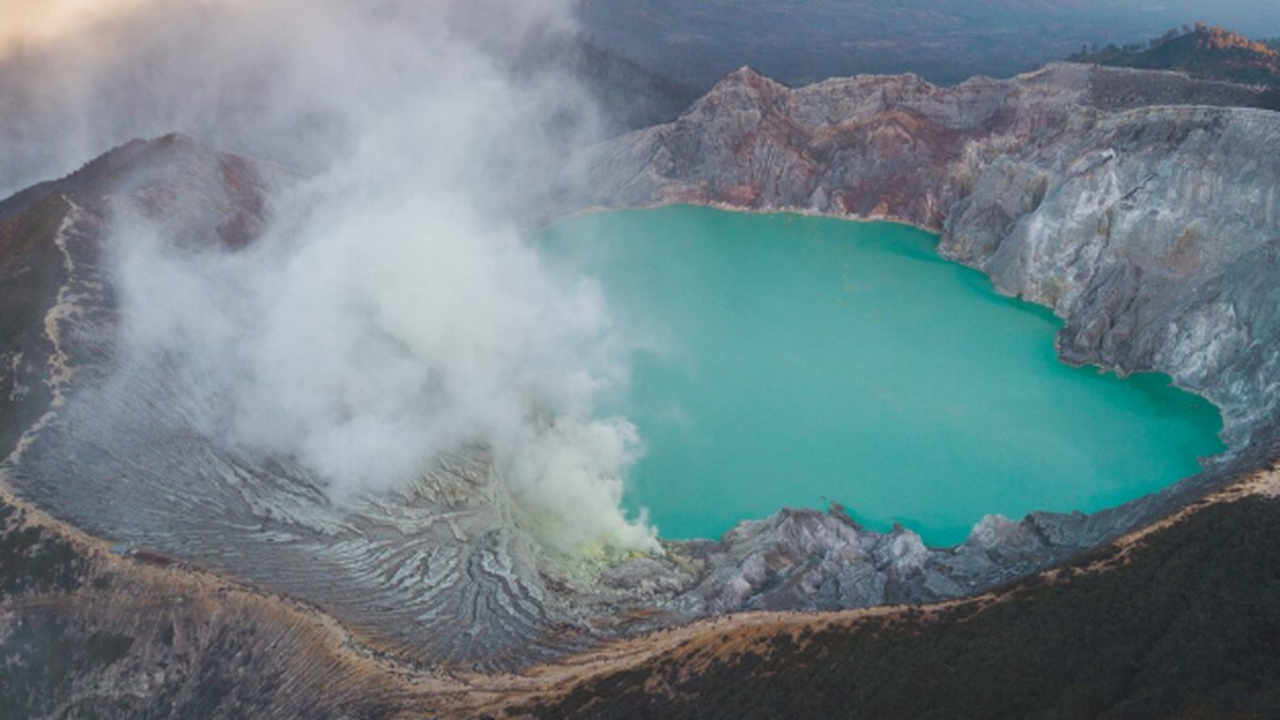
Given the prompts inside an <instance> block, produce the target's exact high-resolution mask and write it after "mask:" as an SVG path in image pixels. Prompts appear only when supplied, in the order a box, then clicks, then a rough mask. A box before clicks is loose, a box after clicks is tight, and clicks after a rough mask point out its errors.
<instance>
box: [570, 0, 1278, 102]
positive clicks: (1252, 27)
mask: <svg viewBox="0 0 1280 720" xmlns="http://www.w3.org/2000/svg"><path fill="white" fill-rule="evenodd" d="M1205 5H1206V4H1205V3H1203V2H1196V1H1195V0H1170V1H1169V2H1163V3H1159V4H1153V3H1148V2H1144V1H1143V0H1118V1H1114V2H1102V1H1101V0H1078V1H1076V2H1070V3H1063V2H1052V1H1051V0H1028V1H1026V2H1014V1H1013V0H977V1H976V2H975V1H973V0H896V1H895V2H873V1H872V0H703V1H702V2H680V1H678V0H586V2H585V3H584V7H583V11H582V14H583V18H584V20H585V23H586V25H587V27H588V28H589V30H590V32H591V33H592V35H593V37H594V38H595V40H596V41H597V42H598V43H599V44H600V45H601V46H603V47H604V48H606V49H608V50H610V51H613V52H617V53H619V54H621V55H623V56H625V57H628V58H630V59H632V60H636V61H638V62H639V63H641V64H643V65H645V66H647V67H652V68H654V69H656V70H658V71H659V72H663V73H666V74H668V75H671V76H672V77H675V78H677V79H679V80H682V81H685V82H689V83H694V84H699V85H704V86H705V85H710V84H711V83H714V82H716V81H717V80H719V79H720V78H721V77H722V76H723V75H725V74H726V73H728V72H731V71H733V70H735V69H737V68H738V67H740V66H742V65H751V66H752V67H754V68H756V69H758V70H760V71H761V72H763V73H764V74H766V75H768V76H770V77H773V78H777V79H779V80H781V81H783V82H786V83H789V84H801V83H805V82H810V81H814V80H819V79H822V78H826V77H834V76H846V75H856V74H859V73H900V72H914V73H917V74H919V75H922V76H924V77H925V78H927V79H929V80H931V81H934V82H940V83H944V84H949V83H955V82H960V81H962V80H964V79H966V78H968V77H970V76H972V75H978V74H980V75H990V76H995V77H1007V76H1010V75H1013V74H1015V73H1018V72H1022V71H1026V70H1030V69H1032V68H1034V67H1036V66H1038V65H1040V64H1042V63H1044V62H1046V61H1048V60H1053V59H1056V58H1061V57H1065V56H1066V55H1067V54H1069V53H1071V52H1073V51H1075V50H1077V49H1079V48H1080V46H1081V45H1082V44H1089V43H1095V42H1096V43H1101V44H1103V45H1106V44H1107V43H1118V44H1124V43H1131V42H1133V41H1134V40H1138V39H1140V38H1145V37H1150V36H1152V35H1155V34H1157V33H1159V32H1160V31H1162V30H1163V29H1164V28H1166V27H1168V26H1170V25H1173V24H1178V23H1183V22H1186V21H1188V20H1189V19H1191V18H1195V17H1203V18H1206V19H1207V20H1210V21H1211V22H1215V23H1222V24H1229V25H1232V26H1234V27H1239V28H1242V29H1244V30H1246V31H1248V32H1250V33H1253V34H1255V35H1259V36H1270V35H1274V34H1276V33H1277V32H1280V22H1278V18H1277V16H1276V15H1275V14H1274V12H1271V11H1269V10H1268V8H1266V7H1264V4H1263V3H1258V2H1254V1H1253V0H1221V1H1220V2H1217V3H1214V4H1213V5H1212V6H1209V7H1206V6H1205Z"/></svg>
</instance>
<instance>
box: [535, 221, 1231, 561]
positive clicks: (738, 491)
mask: <svg viewBox="0 0 1280 720" xmlns="http://www.w3.org/2000/svg"><path fill="white" fill-rule="evenodd" d="M538 244H539V246H540V247H541V248H542V249H543V250H544V252H545V254H546V256H547V257H548V258H550V261H551V262H552V264H553V265H557V266H558V265H561V264H562V263H564V264H565V266H566V267H570V268H572V269H573V270H574V271H575V272H582V273H586V274H588V275H590V276H592V277H595V278H597V279H598V280H599V281H600V282H601V283H602V285H603V287H604V290H605V294H606V296H607V298H608V300H609V303H610V307H611V312H612V313H613V315H614V316H615V318H617V319H618V321H619V322H620V323H621V324H622V325H623V326H624V327H626V328H628V329H630V330H631V331H634V332H637V333H641V334H643V335H644V336H646V337H651V338H654V339H655V341H656V342H655V343H653V348H654V349H653V350H652V351H644V352H640V353H638V354H637V357H636V358H635V367H634V372H633V377H632V381H631V386H630V388H629V389H628V391H627V393H626V396H625V397H622V398H618V399H617V400H616V407H611V408H609V410H610V411H612V412H616V413H618V414H622V415H625V416H626V417H628V418H629V419H630V420H631V421H632V422H634V423H635V424H636V426H637V427H638V428H639V430H640V433H641V436H642V438H643V440H644V444H645V447H646V453H645V455H644V456H643V457H642V458H641V460H640V461H639V463H638V464H637V465H636V466H635V468H634V470H633V472H632V473H631V476H630V477H629V478H628V481H627V495H626V499H625V502H626V504H627V505H628V507H629V509H631V510H632V511H638V510H639V509H640V508H648V510H649V513H650V520H651V521H652V522H653V523H654V524H655V525H656V526H657V527H658V529H659V531H660V533H661V535H662V536H663V537H665V538H670V539H690V538H713V537H718V536H719V535H720V534H721V533H723V532H725V531H727V530H729V529H731V528H732V527H733V526H734V525H735V524H737V523H738V522H739V521H742V520H745V519H756V518H762V517H766V516H768V515H771V514H772V513H774V512H777V511H778V510H779V509H780V508H782V507H784V506H789V507H818V508H821V507H825V506H826V504H827V502H828V501H835V502H840V503H842V504H844V505H845V506H847V507H848V508H849V510H850V511H851V513H852V514H853V515H854V516H855V517H856V518H857V519H858V520H859V521H860V522H862V523H863V524H865V525H867V526H869V527H871V528H874V529H878V530H887V529H889V528H890V527H892V524H893V523H895V522H900V523H902V524H903V525H905V526H906V527H909V528H912V529H914V530H916V531H917V532H919V533H920V534H921V536H922V537H923V538H924V540H925V542H926V543H928V544H930V545H950V544H954V543H959V542H963V541H964V539H965V537H966V536H967V535H968V533H969V531H970V529H971V527H972V526H973V524H974V523H976V522H977V521H979V520H980V519H982V517H983V516H985V515H988V514H993V513H998V514H1001V515H1005V516H1008V517H1011V518H1015V519H1016V518H1020V517H1022V516H1023V515H1025V514H1026V513H1027V512H1030V511H1033V510H1052V511H1073V510H1081V511H1085V512H1091V511H1095V510H1099V509H1102V508H1105V507H1110V506H1114V505H1117V504H1120V503H1123V502H1125V501H1128V500H1131V499H1133V498H1136V497H1139V496H1141V495H1144V494H1147V493H1149V492H1152V491H1155V490H1158V489H1160V488H1162V487H1165V486H1167V485H1169V484H1172V483H1173V482H1174V481H1176V480H1178V479H1180V478H1183V477H1185V476H1187V475H1190V474H1193V473H1195V472H1196V471H1197V470H1198V469H1199V464H1198V458H1200V457H1204V456H1209V455H1213V454H1216V453H1218V452H1221V451H1222V450H1223V446H1222V444H1221V442H1220V441H1219V439H1218V437H1217V433H1218V432H1219V431H1220V430H1221V427H1222V426H1221V418H1220V415H1219V413H1218V411H1217V409H1216V408H1214V407H1213V405H1211V404H1210V403H1209V402H1208V401H1206V400H1204V399H1202V398H1199V397H1197V396H1195V395H1192V394H1189V393H1186V392H1183V391H1181V390H1178V389H1177V388H1175V387H1173V386H1172V385H1171V384H1170V380H1169V378H1168V377H1165V376H1162V375H1139V376H1133V377H1130V378H1128V379H1124V380H1122V379H1120V378H1118V377H1116V376H1114V375H1105V374H1102V373H1100V372H1099V371H1097V370H1096V369H1091V368H1073V367H1070V366H1068V365H1065V364H1063V363H1062V362H1060V361H1059V360H1058V358H1057V356H1056V354H1055V351H1054V345H1053V339H1054V334H1055V333H1056V331H1057V330H1058V328H1059V326H1060V323H1059V322H1058V321H1057V320H1056V319H1055V318H1054V316H1053V315H1052V314H1051V313H1050V312H1049V311H1047V310H1045V309H1043V308H1039V307H1037V306H1033V305H1031V304H1028V303H1025V302H1022V301H1018V300H1015V299H1010V298H1006V297H1002V296H1000V295H998V294H997V293H996V292H995V291H994V290H993V288H992V287H991V284H990V282H988V280H987V279H986V277H985V276H983V275H982V274H981V273H979V272H977V271H975V270H972V269H968V268H965V267H962V266H960V265H958V264H955V263H951V262H949V261H946V260H943V259H941V258H939V257H938V256H937V255H936V253H935V247H936V244H937V236H935V235H932V234H930V233H927V232H924V231H921V230H918V229H915V228H912V227H908V226H905V225H898V224H893V223H861V222H848V221H842V220H837V219H824V218H812V217H805V216H799V215H789V214H776V215H757V214H743V213H732V212H724V211H719V210H713V209H709V208H701V207H690V206H674V207H667V208H661V209H657V210H636V211H621V212H608V213H600V214H592V215H586V216H581V217H576V218H573V219H570V220H567V221H565V222H563V223H560V224H558V225H556V226H554V227H552V228H551V229H549V230H547V231H545V232H544V233H543V234H542V235H540V236H539V238H538Z"/></svg>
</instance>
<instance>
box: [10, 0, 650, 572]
mask: <svg viewBox="0 0 1280 720" xmlns="http://www.w3.org/2000/svg"><path fill="white" fill-rule="evenodd" d="M569 10H570V2H569V0H539V1H536V2H531V1H530V0H481V1H479V2H477V1H476V0H421V1H417V2H411V1H409V0H403V1H384V2H365V1H358V0H255V1H254V2H248V1H244V2H239V1H236V0H222V1H221V2H197V1H196V0H188V1H182V0H177V1H174V2H169V3H159V2H156V3H152V4H149V5H145V6H143V7H141V8H135V9H132V10H129V11H127V12H125V11H122V12H120V13H119V14H117V15H115V16H113V17H111V18H110V19H109V20H106V21H103V22H101V23H97V24H94V25H93V26H92V29H91V31H85V32H77V33H72V34H71V35H69V36H67V37H66V38H63V39H61V40H56V41H50V42H48V43H46V44H44V45H43V46H41V47H40V48H39V49H37V50H33V51H29V52H23V53H19V54H18V56H17V57H16V59H11V60H10V61H8V62H6V63H4V64H0V92H3V93H4V95H6V96H7V97H9V98H10V103H11V104H14V108H13V109H15V110H16V111H17V112H16V113H15V114H14V115H13V116H12V117H6V118H5V119H2V120H0V130H2V131H3V133H4V134H5V135H7V136H9V137H11V138H13V137H16V138H21V139H23V140H24V144H23V145H22V146H21V147H19V148H14V147H13V146H12V145H11V146H10V147H8V148H6V150H5V151H4V152H0V170H3V171H4V172H5V178H4V179H5V180H13V181H14V182H15V183H17V182H18V181H21V182H27V181H29V180H30V179H31V178H30V177H27V174H30V173H35V172H50V171H52V170H53V169H55V168H58V167H59V165H60V164H65V163H67V162H68V159H67V158H69V157H78V161H82V160H83V159H84V156H87V155H88V154H91V149H92V151H94V152H96V151H97V150H98V149H100V148H101V147H104V146H107V145H111V144H114V143H116V142H119V141H121V140H123V139H126V138H129V137H134V136H156V135H161V134H165V133H168V132H170V131H174V130H178V131H182V132H186V133H189V134H192V135H194V136H196V137H198V138H201V139H205V140H208V141H210V142H211V143H213V144H215V145H219V146H224V147H228V148H231V149H235V150H239V151H243V152H246V153H248V154H252V155H257V156H265V157H269V158H273V159H278V160H281V161H284V162H287V163H291V164H295V165H298V166H301V167H304V168H306V169H308V170H309V171H311V172H313V173H314V174H315V177H314V179H313V180H310V181H308V182H306V183H305V184H304V187H303V189H302V190H301V191H299V192H297V193H295V194H294V196H293V197H292V198H291V199H290V201H289V202H288V203H286V206H285V207H284V208H282V213H283V214H284V216H285V217H286V218H287V219H288V220H287V222H281V223H279V224H278V225H279V227H278V228H277V229H276V230H274V231H272V232H270V233H269V234H268V236H267V237H266V238H264V239H263V240H262V241H261V242H260V243H258V244H257V245H255V246H254V247H251V248H249V249H248V250H245V251H241V252H238V253H227V252H223V251H219V250H205V251H192V250H190V249H179V248H178V246H177V245H176V244H175V243H174V242H173V241H174V240H175V239H174V238H163V237H154V235H155V233H156V232H158V231H156V230H155V229H154V228H148V227H147V226H146V224H145V223H142V222H140V221H139V222H128V223H123V224H122V229H121V232H120V238H119V243H118V246H119V249H120V263H119V267H120V282H121V294H122V298H123V309H124V317H125V337H126V345H125V346H126V348H127V349H129V350H131V351H132V352H133V353H134V354H135V355H136V356H138V357H143V358H145V357H158V356H164V357H166V358H178V359H179V362H180V363H184V364H185V365H186V368H185V372H186V373H187V375H188V376H189V377H190V378H193V380H192V382H193V383H196V384H197V385H198V387H193V388H192V392H193V393H203V394H207V395H208V396H209V397H210V398H221V399H223V400H224V401H225V404H226V411H225V413H223V414H222V415H219V416H217V417H215V418H214V419H213V420H211V422H213V423H214V424H219V427H211V428H209V429H210V431H211V432H219V431H224V430H225V431H226V432H227V433H228V434H229V436H230V437H231V438H233V439H234V440H236V441H238V442H239V443H242V444H244V445H247V446H249V447H251V448H254V449H258V450H262V451H266V452H274V453H284V454H290V455H295V456H297V457H299V458H301V459H302V460H303V461H304V462H305V463H306V464H308V465H309V466H311V467H312V468H314V469H315V470H316V471H317V473H318V474H319V475H321V476H322V477H323V478H325V479H326V480H327V481H328V482H329V486H330V488H331V492H332V494H333V496H334V497H335V498H342V497H344V496H345V495H348V494H350V493H358V492H366V491H379V490H383V489H387V488H391V487H395V486H397V485H398V484H400V483H403V482H405V481H406V480H407V479H409V478H411V477H413V476H414V475H415V474H416V473H420V472H422V471H424V470H426V469H428V468H429V467H430V465H431V463H432V461H433V459H435V458H436V457H437V456H438V455H439V453H442V452H447V451H451V450H456V449H459V448H461V447H468V446H484V447H486V448H488V449H489V450H490V451H491V452H492V453H493V454H494V456H495V458H496V459H497V462H498V465H499V467H500V468H502V469H503V471H504V473H503V474H504V476H505V477H506V478H507V481H508V483H509V484H510V488H511V491H512V494H513V495H514V496H515V497H516V498H517V499H518V500H520V501H521V502H522V505H523V506H524V507H526V508H527V509H528V510H529V511H530V513H531V515H532V516H534V517H536V518H538V519H539V520H541V523H540V524H541V525H542V526H543V527H546V528H553V529H554V532H553V533H551V534H550V538H551V539H552V541H553V542H554V543H555V544H557V545H559V546H560V547H561V548H564V549H574V550H577V549H582V548H584V547H586V546H606V547H610V548H614V549H655V548H656V543H655V540H654V534H653V531H652V529H651V528H649V527H648V526H647V525H646V524H645V523H644V521H643V520H640V521H631V520H628V519H627V518H626V517H625V516H624V513H623V511H622V510H621V509H620V500H621V495H622V480H621V478H622V477H623V476H624V475H625V473H626V471H627V469H628V467H629V466H630V464H631V463H632V462H633V461H634V459H635V457H636V454H637V452H638V447H639V442H638V439H637V437H636V433H635V429H634V428H633V427H632V426H631V425H630V424H629V423H627V422H626V421H625V420H623V419H620V418H600V417H598V414H597V407H598V403H599V400H600V398H601V397H602V395H605V394H607V393H611V392H617V391H619V389H620V388H621V387H622V386H623V385H625V382H626V379H627V373H628V368H627V357H628V354H629V348H628V347H627V344H626V338H624V337H622V336H621V335H620V333H618V332H617V331H616V330H615V329H614V328H613V327H612V325H611V322H610V318H609V314H608V311H607V308H606V305H605V302H604V299H603V293H602V291H601V289H600V288H599V287H598V286H597V285H596V284H595V283H593V282H591V281H589V280H586V279H582V278H574V277H565V276H562V275H559V274H557V273H553V272H552V271H550V270H549V269H548V268H547V267H545V266H544V265H543V264H542V263H541V262H540V261H539V258H538V256H537V254H536V253H535V252H534V251H533V250H532V249H531V248H530V247H529V246H528V245H527V244H526V243H525V242H524V241H523V240H522V237H521V233H520V232H519V231H518V230H517V226H516V224H515V223H514V220H515V219H516V216H517V215H519V213H521V212H523V211H524V210H525V209H526V207H525V205H526V203H529V202H531V201H532V200H533V199H534V198H536V197H537V196H538V191H539V190H541V189H542V188H543V187H544V186H545V184H546V183H547V182H549V178H550V177H551V174H552V171H553V169H554V168H556V167H557V166H559V165H560V164H561V161H562V160H563V157H562V156H563V153H564V152H566V150H567V149H568V148H570V147H572V146H574V145H575V144H579V143H584V142H586V141H587V140H588V139H590V136H591V133H592V132H593V128H594V127H595V124H594V121H593V117H594V116H593V113H592V109H591V107H590V104H589V103H588V102H587V101H586V100H585V99H584V96H583V94H582V92H580V90H579V89H578V87H577V86H576V84H575V83H574V82H572V80H571V79H570V78H567V77H564V76H563V75H561V74H559V73H557V72H555V71H554V70H551V69H546V68H544V69H537V68H533V69H531V68H521V69H520V70H519V71H518V72H517V71H516V70H513V68H518V67H519V66H520V63H519V62H518V58H519V56H520V53H521V52H522V50H523V49H524V48H526V47H527V46H528V45H529V44H531V43H536V42H544V41H548V38H552V39H554V38H556V37H561V36H562V34H563V33H566V32H569V31H571V29H572V28H571V20H570V12H569ZM221 424H225V427H222V426H221Z"/></svg>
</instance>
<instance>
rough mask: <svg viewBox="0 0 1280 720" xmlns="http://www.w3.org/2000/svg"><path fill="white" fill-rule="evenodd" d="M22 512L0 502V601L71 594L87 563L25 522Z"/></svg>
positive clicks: (41, 530) (81, 578) (86, 567)
mask: <svg viewBox="0 0 1280 720" xmlns="http://www.w3.org/2000/svg"><path fill="white" fill-rule="evenodd" d="M24 515H25V513H24V511H23V510H21V509H20V508H16V507H14V506H12V505H9V504H7V503H0V602H3V601H4V600H5V599H7V598H11V597H15V596H18V595H22V594H25V593H29V592H70V591H72V590H75V589H76V588H77V587H79V586H80V585H81V583H82V582H83V579H84V576H85V573H86V571H87V569H88V563H87V562H86V561H85V559H84V558H83V557H81V556H80V555H78V554H77V553H76V552H75V550H74V549H73V548H72V547H71V546H70V545H69V544H68V543H66V542H65V541H63V540H62V539H61V538H59V537H57V536H55V535H52V534H51V533H49V532H47V531H45V530H44V529H42V528H39V527H33V526H30V525H28V524H26V523H24V522H23V521H24V519H25V518H24Z"/></svg>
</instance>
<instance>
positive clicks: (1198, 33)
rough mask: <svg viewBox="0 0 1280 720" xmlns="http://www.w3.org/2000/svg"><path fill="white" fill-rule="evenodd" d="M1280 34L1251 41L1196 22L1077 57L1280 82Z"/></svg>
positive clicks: (1249, 80)
mask: <svg viewBox="0 0 1280 720" xmlns="http://www.w3.org/2000/svg"><path fill="white" fill-rule="evenodd" d="M1277 45H1280V40H1270V41H1263V42H1260V41H1255V40H1250V39H1249V38H1246V37H1244V36H1242V35H1239V34H1237V33H1234V32H1231V31H1229V30H1224V29H1223V28H1220V27H1211V26H1209V25H1205V24H1204V23H1197V24H1196V26H1195V27H1194V28H1186V29H1184V30H1183V31H1181V32H1180V31H1177V30H1171V31H1169V32H1168V33H1165V35H1163V36H1162V37H1160V38H1157V39H1155V40H1152V41H1150V42H1148V43H1145V44H1137V45H1126V46H1124V47H1117V46H1115V45H1109V46H1107V47H1105V48H1101V49H1098V48H1093V49H1087V50H1081V52H1079V53H1076V54H1075V55H1073V56H1071V58H1070V59H1071V60H1074V61H1076V62H1092V63H1096V64H1099V65H1109V66H1112V67H1131V68H1142V69H1146V70H1178V71H1182V72H1186V73H1189V74H1191V75H1194V76H1197V77H1204V78H1212V79H1215V80H1229V81H1232V82H1240V83H1250V84H1263V85H1276V86H1280V51H1278V50H1277Z"/></svg>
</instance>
